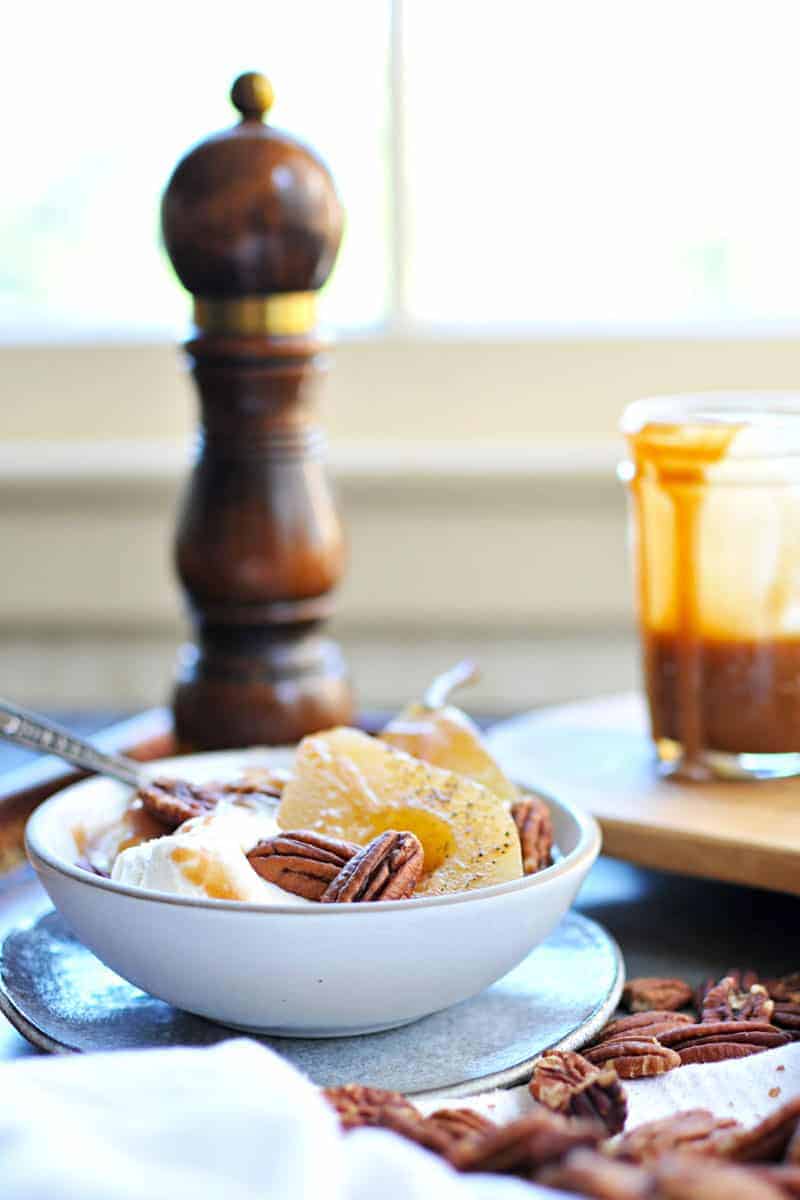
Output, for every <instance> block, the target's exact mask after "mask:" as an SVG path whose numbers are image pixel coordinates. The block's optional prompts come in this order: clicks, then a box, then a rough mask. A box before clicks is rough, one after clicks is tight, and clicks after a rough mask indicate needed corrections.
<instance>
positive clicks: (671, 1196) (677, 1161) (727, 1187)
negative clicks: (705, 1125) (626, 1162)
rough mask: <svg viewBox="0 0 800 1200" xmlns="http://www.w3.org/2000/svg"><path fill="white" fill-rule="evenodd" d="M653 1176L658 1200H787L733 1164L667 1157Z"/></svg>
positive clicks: (658, 1163)
mask: <svg viewBox="0 0 800 1200" xmlns="http://www.w3.org/2000/svg"><path fill="white" fill-rule="evenodd" d="M653 1172H654V1175H655V1184H656V1191H657V1195H658V1197H659V1200H785V1195H784V1193H783V1192H781V1191H780V1189H779V1188H777V1187H776V1186H775V1185H774V1184H773V1183H770V1182H769V1181H768V1180H765V1179H763V1178H762V1177H760V1176H759V1175H758V1174H757V1173H756V1172H754V1171H751V1170H749V1169H748V1168H747V1167H738V1166H735V1165H734V1164H732V1163H727V1162H715V1161H714V1160H698V1159H697V1158H695V1157H691V1156H687V1155H684V1154H668V1155H665V1157H664V1158H662V1159H660V1160H659V1162H657V1163H655V1164H654V1166H653Z"/></svg>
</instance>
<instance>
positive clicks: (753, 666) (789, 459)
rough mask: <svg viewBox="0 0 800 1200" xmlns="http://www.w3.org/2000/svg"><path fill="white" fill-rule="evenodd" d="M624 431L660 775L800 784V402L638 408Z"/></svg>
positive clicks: (698, 402)
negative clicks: (786, 779)
mask: <svg viewBox="0 0 800 1200" xmlns="http://www.w3.org/2000/svg"><path fill="white" fill-rule="evenodd" d="M622 431H623V433H624V435H625V437H626V439H627V443H628V448H629V455H630V457H629V458H628V459H627V460H626V461H625V462H623V463H622V464H621V466H620V477H621V478H622V479H623V481H624V482H625V483H626V484H627V486H628V489H629V495H630V500H631V505H630V512H631V535H632V536H631V540H632V553H633V561H634V569H635V576H636V586H637V597H638V615H639V624H640V632H641V645H642V659H643V669H644V681H645V687H646V691H647V700H648V704H649V708H650V720H651V727H652V735H653V740H654V742H655V746H656V751H657V753H658V756H659V758H660V760H661V762H662V764H663V765H664V768H665V770H666V771H668V772H678V773H680V774H681V775H683V776H686V777H694V778H704V777H707V776H708V775H710V774H713V775H721V776H729V777H730V776H733V777H737V778H757V779H758V778H775V777H778V776H783V775H795V774H800V395H773V396H770V395H769V394H766V395H763V394H762V395H759V394H757V393H754V394H745V393H734V394H718V393H709V394H706V395H698V396H670V397H662V398H656V399H652V400H642V401H639V402H637V403H636V404H633V405H631V406H630V407H629V408H628V409H627V410H626V412H625V414H624V416H623V421H622Z"/></svg>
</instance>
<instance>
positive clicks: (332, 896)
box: [322, 829, 424, 904]
mask: <svg viewBox="0 0 800 1200" xmlns="http://www.w3.org/2000/svg"><path fill="white" fill-rule="evenodd" d="M423 859H424V851H423V849H422V844H421V843H420V841H419V840H418V838H416V837H415V836H414V834H413V833H397V832H396V830H394V829H389V830H387V831H386V833H381V834H379V836H378V837H376V838H373V840H372V841H371V842H370V843H369V845H367V846H365V847H364V849H363V850H359V852H358V854H354V855H353V857H352V858H351V859H350V861H349V862H347V863H346V864H345V865H344V867H342V869H341V871H340V872H339V874H338V875H337V876H336V878H335V879H334V880H333V882H332V883H331V884H329V886H328V889H327V891H326V892H325V893H324V894H323V896H322V903H323V904H353V903H357V902H360V901H367V900H407V899H408V897H409V896H411V895H412V893H413V891H414V888H415V887H416V886H417V883H418V881H419V877H420V875H421V874H422V863H423Z"/></svg>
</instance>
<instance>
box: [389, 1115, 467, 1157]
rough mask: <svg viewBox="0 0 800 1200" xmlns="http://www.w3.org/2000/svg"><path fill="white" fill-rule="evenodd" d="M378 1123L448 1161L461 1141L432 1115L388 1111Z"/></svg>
mask: <svg viewBox="0 0 800 1200" xmlns="http://www.w3.org/2000/svg"><path fill="white" fill-rule="evenodd" d="M376 1124H378V1125H379V1126H380V1128H381V1129H388V1130H390V1131H391V1132H392V1133H396V1134H398V1135H399V1136H400V1137H402V1138H405V1139H406V1141H409V1142H414V1143H415V1144H416V1145H417V1146H422V1147H423V1148H424V1149H425V1150H430V1151H431V1153H432V1154H438V1155H439V1156H440V1158H444V1159H446V1160H447V1162H452V1161H453V1153H454V1151H455V1149H456V1147H457V1146H458V1145H459V1144H460V1141H461V1139H459V1138H454V1137H453V1136H452V1134H451V1133H450V1132H449V1130H446V1129H443V1128H442V1127H441V1126H440V1125H438V1124H437V1123H436V1122H432V1121H431V1119H430V1117H419V1115H417V1116H416V1117H413V1116H409V1115H408V1114H407V1113H403V1112H399V1111H397V1112H395V1111H388V1112H386V1113H384V1114H383V1116H382V1118H381V1120H380V1121H378V1122H376Z"/></svg>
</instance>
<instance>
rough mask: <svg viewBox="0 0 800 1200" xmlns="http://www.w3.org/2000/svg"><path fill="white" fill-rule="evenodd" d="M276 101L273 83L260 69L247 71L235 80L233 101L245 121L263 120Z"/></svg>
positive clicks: (232, 92)
mask: <svg viewBox="0 0 800 1200" xmlns="http://www.w3.org/2000/svg"><path fill="white" fill-rule="evenodd" d="M274 102H275V93H274V92H273V90H272V84H271V83H270V81H269V80H268V79H267V77H266V75H262V74H261V72H260V71H245V73H244V75H240V76H239V78H238V79H235V80H234V81H233V87H232V88H231V103H232V104H233V107H234V108H236V109H238V111H239V112H240V113H241V114H242V120H243V121H263V120H264V117H265V116H266V115H267V113H268V112H269V110H270V109H271V108H272V105H273V103H274Z"/></svg>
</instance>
